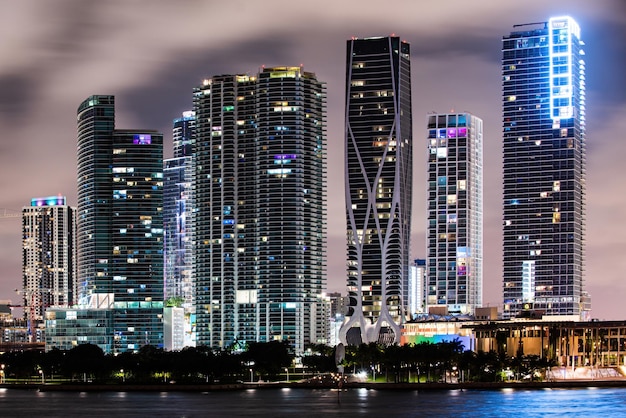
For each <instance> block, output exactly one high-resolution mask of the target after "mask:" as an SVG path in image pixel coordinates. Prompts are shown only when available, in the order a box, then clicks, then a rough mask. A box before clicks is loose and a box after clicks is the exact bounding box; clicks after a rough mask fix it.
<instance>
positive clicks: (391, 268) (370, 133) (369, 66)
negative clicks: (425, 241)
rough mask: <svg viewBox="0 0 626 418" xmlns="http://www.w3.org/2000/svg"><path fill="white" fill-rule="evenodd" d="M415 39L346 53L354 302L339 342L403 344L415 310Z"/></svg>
mask: <svg viewBox="0 0 626 418" xmlns="http://www.w3.org/2000/svg"><path fill="white" fill-rule="evenodd" d="M409 53H410V52H409V44H407V43H405V42H402V41H400V39H399V38H397V37H383V38H366V39H352V40H349V41H348V42H347V56H346V64H347V65H346V121H345V123H346V124H345V158H346V160H345V161H346V167H345V170H346V180H345V181H346V218H347V243H348V256H347V258H348V260H347V263H348V292H349V297H350V307H349V311H348V314H347V320H346V322H345V323H344V326H343V327H342V330H341V332H340V339H341V340H342V341H343V342H344V343H348V344H360V343H362V342H363V343H369V342H381V343H385V344H390V343H394V342H399V341H400V324H402V323H403V321H404V319H405V316H406V315H407V313H406V310H407V309H408V306H407V305H406V304H407V300H408V298H406V296H407V293H408V283H409V277H408V275H409V272H408V270H409V242H410V239H409V238H410V237H409V235H410V220H411V196H412V121H411V80H410V77H411V71H410V57H409Z"/></svg>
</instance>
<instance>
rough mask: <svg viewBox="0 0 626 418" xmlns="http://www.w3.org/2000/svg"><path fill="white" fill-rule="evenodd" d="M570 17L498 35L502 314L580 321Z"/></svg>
mask: <svg viewBox="0 0 626 418" xmlns="http://www.w3.org/2000/svg"><path fill="white" fill-rule="evenodd" d="M583 45H584V44H583V42H582V41H581V39H580V28H579V26H578V24H577V23H576V22H575V21H574V20H573V19H572V18H570V17H557V18H551V19H550V20H549V21H548V22H545V23H541V24H528V25H517V26H516V27H515V30H514V31H513V32H511V34H510V35H508V36H505V37H504V38H503V39H502V54H503V58H502V77H503V81H502V87H503V149H504V195H503V200H504V201H503V206H504V247H503V250H504V272H503V279H504V283H503V288H504V292H503V295H504V317H515V316H518V315H519V314H521V313H523V311H527V310H538V311H542V312H543V313H545V314H547V315H580V313H581V302H582V301H581V295H582V292H583V275H584V264H583V257H584V237H585V221H584V209H585V62H584V52H583V50H582V47H583Z"/></svg>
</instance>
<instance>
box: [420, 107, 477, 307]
mask: <svg viewBox="0 0 626 418" xmlns="http://www.w3.org/2000/svg"><path fill="white" fill-rule="evenodd" d="M426 133H427V138H428V139H427V141H428V142H427V144H428V145H427V148H428V225H427V238H426V249H427V253H428V259H427V273H426V277H427V298H426V306H427V308H426V309H427V310H428V308H430V307H434V306H437V307H445V308H446V311H447V312H448V313H450V314H473V313H474V310H475V308H477V307H480V306H481V305H482V281H483V271H482V265H483V121H482V120H481V119H479V118H477V117H476V116H473V115H471V114H469V113H449V114H433V115H429V116H428V127H427V132H426Z"/></svg>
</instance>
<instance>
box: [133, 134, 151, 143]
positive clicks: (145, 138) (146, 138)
mask: <svg viewBox="0 0 626 418" xmlns="http://www.w3.org/2000/svg"><path fill="white" fill-rule="evenodd" d="M151 143H152V135H148V134H137V135H133V144H135V145H149V144H151Z"/></svg>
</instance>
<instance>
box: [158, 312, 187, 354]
mask: <svg viewBox="0 0 626 418" xmlns="http://www.w3.org/2000/svg"><path fill="white" fill-rule="evenodd" d="M186 325H187V323H186V321H185V309H184V308H179V307H175V306H166V307H165V308H163V348H164V349H166V350H168V351H180V350H182V349H183V348H184V347H185V346H187V344H186V338H185V334H186V332H187V330H186Z"/></svg>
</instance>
